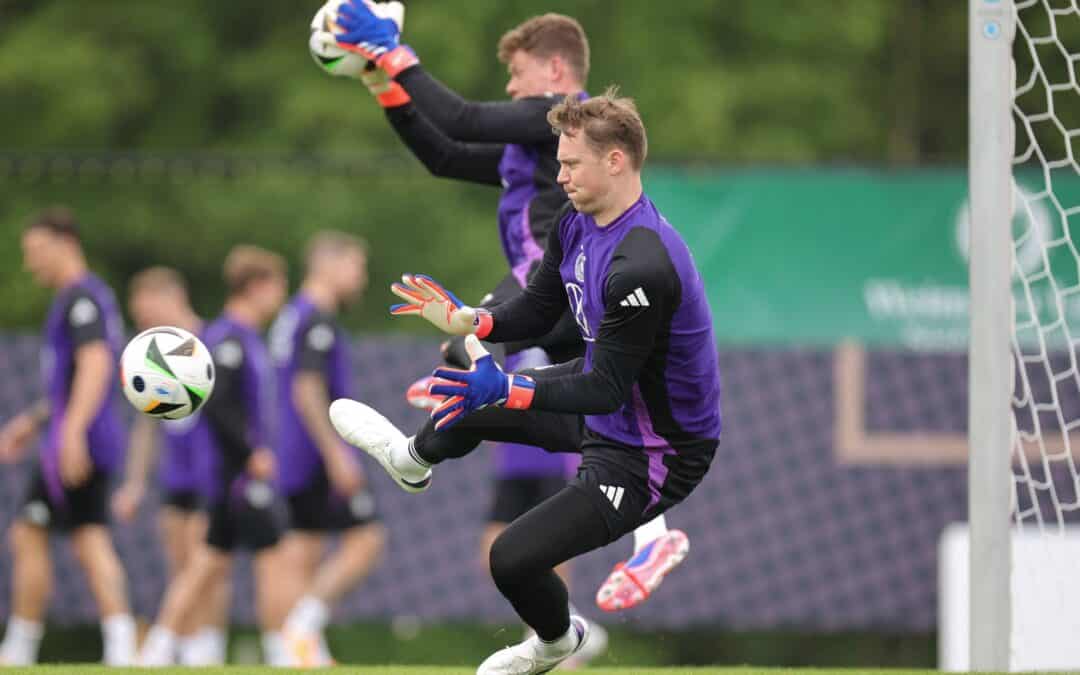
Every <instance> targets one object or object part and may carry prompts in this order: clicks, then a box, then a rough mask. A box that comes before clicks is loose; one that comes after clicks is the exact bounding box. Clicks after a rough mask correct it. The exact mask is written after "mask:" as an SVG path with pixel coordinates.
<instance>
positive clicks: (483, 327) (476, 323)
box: [473, 307, 495, 340]
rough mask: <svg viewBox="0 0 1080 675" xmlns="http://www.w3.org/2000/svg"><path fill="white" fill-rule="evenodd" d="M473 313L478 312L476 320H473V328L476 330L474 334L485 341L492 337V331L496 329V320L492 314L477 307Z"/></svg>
mask: <svg viewBox="0 0 1080 675" xmlns="http://www.w3.org/2000/svg"><path fill="white" fill-rule="evenodd" d="M473 311H474V312H476V318H474V319H473V328H475V329H476V330H474V331H473V333H475V334H476V337H478V338H480V339H481V340H483V339H484V338H486V337H487V336H488V335H491V329H492V328H494V327H495V319H493V318H492V316H491V312H489V311H487V310H486V309H482V308H480V307H477V308H475V309H474V310H473Z"/></svg>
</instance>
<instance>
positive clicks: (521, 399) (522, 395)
mask: <svg viewBox="0 0 1080 675" xmlns="http://www.w3.org/2000/svg"><path fill="white" fill-rule="evenodd" d="M506 379H507V380H508V381H509V391H508V392H507V394H506V403H504V404H503V407H504V408H512V409H514V410H525V409H526V408H528V407H529V406H531V405H532V402H533V396H534V395H535V394H536V381H535V380H533V379H532V378H531V377H529V376H528V375H518V374H517V373H508V374H507V375H506Z"/></svg>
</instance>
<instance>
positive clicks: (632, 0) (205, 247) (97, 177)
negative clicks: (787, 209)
mask: <svg viewBox="0 0 1080 675" xmlns="http://www.w3.org/2000/svg"><path fill="white" fill-rule="evenodd" d="M319 4H320V3H319V0H305V1H303V2H300V1H297V0H264V1H263V2H255V1H254V0H229V1H228V2H221V1H220V0H178V1H175V2H138V1H137V0H94V2H81V1H79V0H0V101H2V102H3V105H0V240H2V241H3V243H4V246H3V248H2V251H0V261H2V262H3V263H4V264H3V265H2V266H0V295H2V297H3V298H4V300H5V311H4V312H3V314H2V315H0V316H2V319H0V325H2V326H6V327H15V326H20V327H29V326H34V325H36V324H37V323H38V322H39V321H40V318H41V315H42V311H43V308H44V304H45V302H46V301H47V296H46V294H44V293H43V292H41V291H39V290H36V289H33V288H32V287H31V283H30V280H29V278H28V277H27V275H25V274H24V273H23V272H22V271H21V270H20V266H19V255H18V234H19V231H20V229H21V227H22V225H23V223H24V222H25V220H26V219H27V218H28V217H29V216H30V215H31V214H33V213H34V212H35V211H36V210H38V209H39V208H41V207H43V206H45V205H48V204H52V203H66V204H70V205H72V206H73V207H74V208H75V209H76V211H77V213H78V214H79V216H80V217H81V219H82V221H83V222H84V223H85V226H86V230H87V236H86V240H87V248H88V251H89V253H90V256H91V260H92V262H93V263H94V265H95V266H96V267H97V268H98V269H99V270H100V271H101V272H102V273H103V274H104V275H105V276H106V277H107V278H108V279H109V280H110V281H111V282H113V283H114V285H116V287H117V288H118V290H120V291H121V292H122V291H123V284H124V283H125V281H126V280H127V278H128V277H129V276H130V275H131V274H132V273H133V272H134V271H136V270H137V269H139V268H141V267H143V266H145V265H148V264H169V265H174V266H176V267H178V268H180V269H181V270H182V271H184V272H185V273H186V274H187V276H188V277H189V280H190V282H191V284H192V290H193V296H194V298H195V301H196V304H197V306H198V308H199V309H200V310H201V311H203V312H207V313H211V312H214V311H216V308H217V307H218V305H219V303H220V300H221V295H220V293H221V290H220V289H221V284H220V269H219V268H220V262H221V260H222V258H223V256H224V253H225V251H226V250H227V249H228V247H229V246H230V245H232V244H235V243H238V242H240V241H247V242H252V243H257V244H262V245H266V246H268V247H271V248H274V249H275V250H279V251H281V252H283V253H285V254H286V255H287V256H288V257H289V259H290V262H291V263H292V269H293V276H294V278H295V277H297V276H298V275H299V273H300V266H299V251H300V250H301V248H302V244H303V241H304V239H305V238H306V236H307V235H308V234H310V233H311V232H313V231H315V230H317V229H319V228H322V227H337V228H341V229H346V230H349V231H353V232H357V233H360V234H362V235H364V236H365V237H367V238H368V239H369V240H370V242H371V244H372V250H373V259H372V270H371V276H372V284H373V286H374V288H373V289H372V291H371V292H370V293H369V298H368V299H367V300H366V301H365V303H364V304H363V306H362V307H360V308H359V310H357V311H354V312H351V313H350V316H349V323H350V324H351V325H352V326H353V327H355V328H359V329H363V330H385V329H388V328H394V329H398V330H411V329H413V328H414V325H413V322H402V321H397V322H394V323H391V322H390V320H389V318H388V317H386V315H385V306H386V304H387V302H388V301H389V300H390V298H389V297H388V294H387V293H386V292H385V287H386V285H387V284H388V283H389V281H390V280H392V279H393V278H395V276H396V275H397V274H399V273H401V272H403V271H425V272H430V273H432V274H436V275H437V276H438V277H439V278H440V279H442V280H444V281H445V282H446V283H447V284H448V285H450V286H451V287H453V288H455V289H456V290H459V291H460V292H461V294H462V295H463V296H464V297H466V298H473V299H475V298H477V297H479V296H480V295H482V294H483V292H484V291H485V290H487V289H488V288H490V286H491V285H492V284H493V283H494V282H495V281H496V280H498V279H499V278H500V277H501V276H502V275H503V274H505V263H504V262H503V261H502V257H501V252H500V251H499V247H498V242H497V238H496V236H495V222H494V205H495V200H496V197H497V191H496V190H493V189H491V188H486V187H470V186H465V185H462V184H460V183H454V182H449V181H444V180H438V179H435V178H432V177H430V176H428V175H427V174H426V173H425V172H424V171H423V169H422V168H420V167H419V165H418V163H417V162H416V161H415V160H414V159H412V158H411V156H410V155H408V153H407V151H406V150H404V149H403V147H402V146H401V144H400V142H399V141H398V139H397V137H396V136H395V135H394V134H393V132H392V130H391V129H390V127H389V126H388V125H387V124H386V122H385V120H384V118H383V114H382V111H381V110H380V109H379V108H378V106H377V105H375V104H374V102H373V101H372V100H371V99H370V96H369V95H368V93H367V92H366V91H365V90H364V89H363V87H362V86H361V85H359V84H358V83H356V82H353V81H351V80H344V79H338V78H332V77H329V76H327V75H325V74H323V73H321V72H319V70H318V69H317V68H316V67H315V66H314V64H313V63H312V62H311V60H310V57H309V55H308V53H307V47H306V43H307V35H308V30H309V29H308V22H309V20H310V17H311V15H312V14H313V13H314V11H315V10H316V9H317V7H318V6H319ZM407 7H408V11H407V21H406V30H405V36H406V38H407V42H408V43H409V44H411V45H412V46H413V47H414V48H415V49H416V50H417V52H418V54H419V55H420V58H421V60H422V62H423V63H424V64H425V66H426V67H427V68H428V69H429V70H430V71H431V72H433V73H434V74H435V75H436V76H437V77H439V78H440V79H442V80H443V81H444V82H446V83H447V84H448V85H449V86H451V87H453V88H454V89H456V90H457V91H459V92H461V93H462V94H463V95H465V96H467V97H469V98H473V99H501V98H504V97H505V93H504V91H503V87H504V86H505V81H506V74H505V67H504V66H503V65H502V64H500V63H498V61H497V60H496V59H495V44H496V42H497V40H498V38H499V36H500V35H501V34H502V33H503V32H504V31H505V30H507V29H508V28H510V27H512V26H514V25H516V24H517V23H519V22H520V21H522V20H524V19H525V18H528V17H529V16H532V15H535V14H538V13H542V12H545V11H560V12H564V13H568V14H572V15H574V16H576V17H577V18H578V19H579V20H580V21H581V22H582V24H583V25H584V27H585V29H586V31H587V32H588V34H589V37H590V40H591V46H592V73H591V76H590V85H589V86H590V89H591V90H594V91H595V90H600V89H602V88H603V87H604V86H606V85H607V84H609V83H618V84H620V85H621V87H622V90H623V92H624V93H625V94H628V95H631V96H634V97H635V98H636V99H637V101H638V104H639V107H640V109H641V111H642V114H643V117H644V119H645V121H646V124H647V126H648V129H649V135H650V153H651V160H650V170H652V171H656V170H661V169H658V168H657V167H662V166H664V165H667V166H669V167H670V166H672V165H679V166H682V167H684V168H683V169H679V170H708V167H709V166H712V165H718V164H722V165H732V164H739V163H759V164H760V163H782V164H790V163H842V164H849V163H866V164H873V165H909V164H913V163H919V162H947V163H957V162H960V161H962V159H963V155H964V152H965V148H966V142H967V141H966V134H965V126H966V13H967V10H966V3H965V2H962V1H960V0H829V1H828V2H824V1H823V0H711V1H710V0H687V1H684V2H682V3H658V2H655V1H652V0H574V1H570V0H550V1H543V2H541V1H540V0H499V1H495V0H491V1H484V2H445V1H441V2H433V1H430V0H417V1H415V2H407ZM687 167H689V168H687ZM416 328H417V329H419V327H416Z"/></svg>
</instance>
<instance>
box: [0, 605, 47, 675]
mask: <svg viewBox="0 0 1080 675" xmlns="http://www.w3.org/2000/svg"><path fill="white" fill-rule="evenodd" d="M44 634H45V626H44V625H43V624H42V623H41V622H40V621H30V620H28V619H20V618H19V617H17V616H14V615H12V616H11V617H10V618H9V619H8V623H7V630H6V631H5V632H4V641H3V643H0V662H2V663H3V664H4V665H5V666H32V665H34V664H35V663H37V655H38V647H39V646H41V636H42V635H44Z"/></svg>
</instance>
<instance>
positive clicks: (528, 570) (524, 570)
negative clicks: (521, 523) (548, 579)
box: [488, 531, 538, 588]
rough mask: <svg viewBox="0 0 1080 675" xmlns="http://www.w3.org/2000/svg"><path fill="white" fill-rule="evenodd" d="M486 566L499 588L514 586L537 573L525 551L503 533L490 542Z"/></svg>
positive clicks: (534, 565)
mask: <svg viewBox="0 0 1080 675" xmlns="http://www.w3.org/2000/svg"><path fill="white" fill-rule="evenodd" d="M488 565H489V567H490V568H491V578H492V579H493V580H494V581H495V585H496V586H498V587H500V588H505V587H508V586H514V585H516V584H518V583H520V582H521V581H522V580H523V579H525V578H527V577H529V576H530V575H532V574H534V573H536V572H537V571H538V570H537V569H535V568H536V564H535V563H534V561H533V560H531V559H530V557H529V556H528V554H527V553H526V551H525V549H524V548H523V547H521V546H519V545H516V544H515V543H514V541H513V538H512V537H507V536H506V532H505V531H504V532H503V533H502V534H500V535H499V536H498V537H496V538H495V541H494V542H492V544H491V552H490V553H489V554H488Z"/></svg>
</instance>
